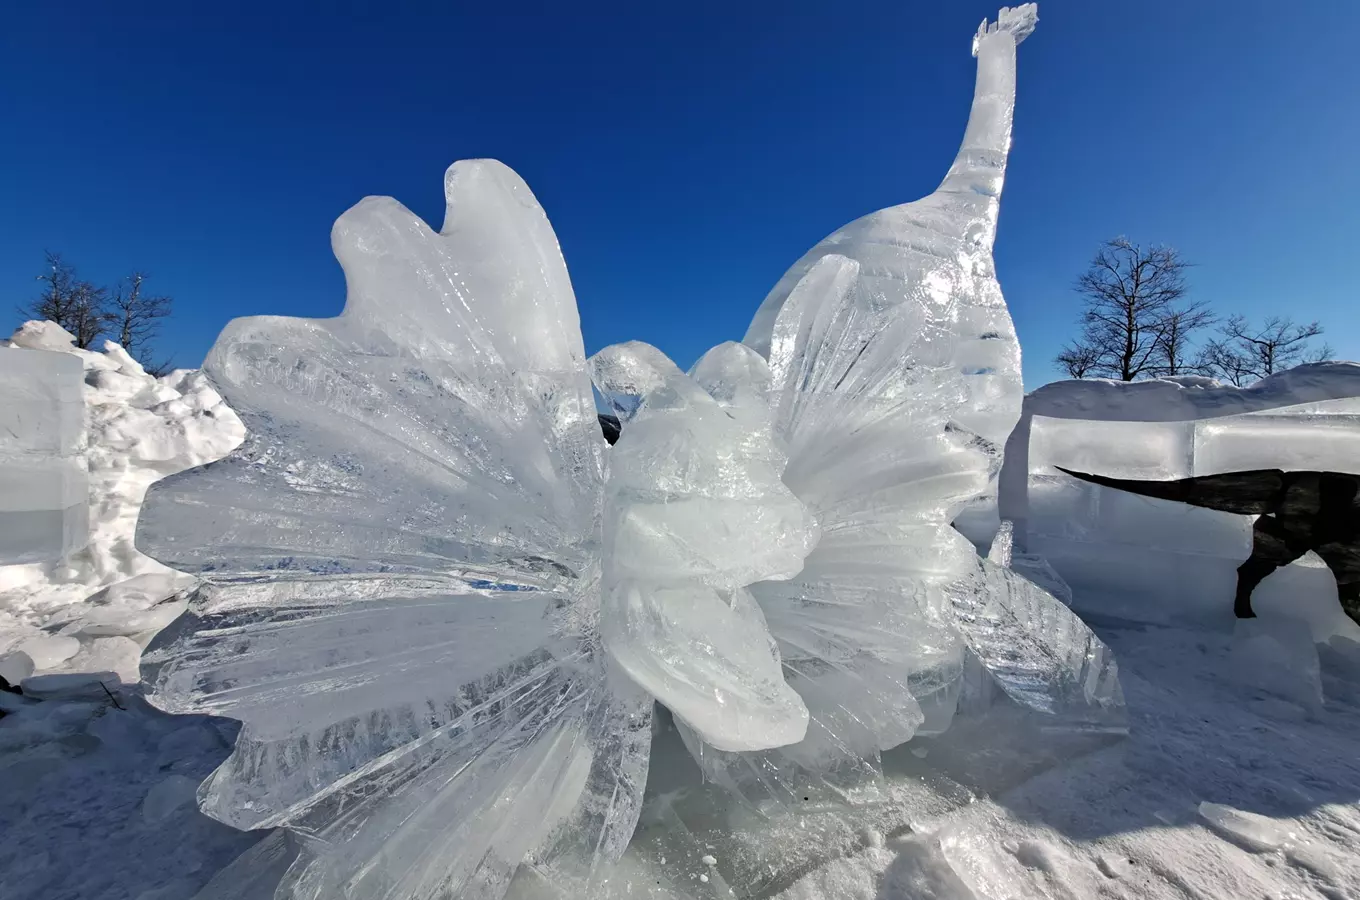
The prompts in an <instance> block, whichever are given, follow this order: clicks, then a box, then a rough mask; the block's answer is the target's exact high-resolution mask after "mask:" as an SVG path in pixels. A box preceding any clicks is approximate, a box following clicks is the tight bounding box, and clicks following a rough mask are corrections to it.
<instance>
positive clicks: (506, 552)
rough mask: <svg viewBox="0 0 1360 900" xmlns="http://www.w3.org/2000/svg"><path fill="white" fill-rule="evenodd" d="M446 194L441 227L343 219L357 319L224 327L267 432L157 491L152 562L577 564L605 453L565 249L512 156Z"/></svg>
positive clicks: (251, 418) (249, 567)
mask: <svg viewBox="0 0 1360 900" xmlns="http://www.w3.org/2000/svg"><path fill="white" fill-rule="evenodd" d="M445 190H446V194H447V199H448V216H447V218H446V221H445V225H444V231H443V232H442V233H438V234H437V233H435V232H433V231H431V230H430V229H429V228H428V227H427V226H426V225H425V223H424V222H422V221H421V220H420V219H419V218H417V217H416V216H415V215H413V214H412V213H411V212H410V211H409V210H407V209H406V208H405V207H403V206H401V205H400V204H399V203H397V202H396V201H395V200H392V199H391V198H377V197H370V198H368V199H366V200H364V201H362V202H360V203H359V204H358V205H357V206H355V207H354V208H353V209H351V210H350V211H349V212H347V213H345V215H343V216H342V217H341V218H340V220H339V221H338V222H337V223H336V226H335V229H334V231H333V233H332V244H333V246H334V248H335V252H336V256H337V257H338V258H339V260H340V262H341V264H342V265H343V266H344V269H345V276H346V280H347V283H348V286H349V296H348V299H347V301H346V305H345V311H344V312H343V313H342V314H341V315H340V316H339V317H337V318H334V319H289V318H282V317H274V316H262V317H257V318H251V319H238V320H236V321H234V322H232V323H231V324H230V325H228V326H227V328H226V330H224V331H223V333H222V335H221V337H220V338H219V339H218V342H217V344H216V345H215V346H214V348H213V350H212V352H211V353H210V354H209V356H208V359H207V361H206V362H205V364H204V369H205V371H206V372H207V373H208V375H209V376H210V377H211V378H212V380H213V382H214V384H215V385H216V386H217V388H218V389H219V390H220V392H221V393H222V394H223V395H224V396H225V397H226V399H227V401H228V402H229V403H230V405H231V406H232V407H233V408H234V409H235V410H236V411H237V412H238V413H239V414H240V415H241V417H242V418H243V419H245V420H246V421H247V425H248V428H249V431H250V436H249V437H248V439H247V442H246V444H245V445H244V446H243V447H242V448H241V450H239V451H238V452H237V453H235V454H233V455H232V456H231V457H229V458H228V459H226V460H224V461H222V462H221V463H218V464H216V468H217V470H218V471H216V472H215V473H214V477H212V478H201V477H198V475H197V474H195V473H190V474H188V475H186V476H184V477H182V478H178V479H176V478H172V479H168V480H167V481H165V482H162V483H161V484H159V485H157V486H156V487H155V488H153V490H152V495H151V499H149V501H148V503H147V506H146V510H145V512H144V514H143V522H142V525H141V535H142V537H141V541H142V543H143V544H144V545H146V547H147V549H148V552H150V553H152V554H153V555H155V556H156V557H157V558H159V559H162V560H164V561H166V562H167V563H168V564H170V565H173V566H175V567H176V568H179V569H184V570H188V571H204V570H209V571H215V572H219V573H220V572H223V571H228V572H229V571H258V570H262V569H277V568H288V569H301V570H313V571H325V572H330V571H374V570H384V569H391V568H394V567H395V568H407V569H413V570H422V569H442V568H447V567H448V566H449V565H450V562H451V561H456V562H457V563H458V564H460V565H466V564H487V565H502V564H505V563H507V562H508V563H509V564H510V565H513V566H517V567H525V566H528V567H530V568H532V566H533V564H534V562H533V559H532V558H533V557H543V558H548V559H551V560H553V561H554V562H556V563H558V564H559V565H562V566H565V567H567V568H569V569H572V570H574V571H579V569H580V567H581V565H582V564H583V562H584V560H585V558H586V556H587V544H588V543H589V541H591V540H593V539H594V535H595V531H594V527H595V524H594V523H595V518H596V516H598V503H599V497H600V485H601V483H602V478H603V462H602V452H603V448H604V446H605V445H604V441H603V438H602V437H601V435H600V430H599V425H598V420H597V419H596V416H595V410H594V402H593V400H592V397H591V392H590V385H589V382H588V380H587V377H586V374H585V368H584V363H585V353H584V350H583V345H582V342H581V336H580V327H579V323H578V319H577V313H576V304H575V298H574V297H573V295H572V291H571V285H570V282H569V281H568V279H567V274H566V268H565V265H564V264H563V262H562V258H561V254H560V252H559V251H558V249H557V242H556V239H555V238H554V236H553V233H552V228H551V226H550V225H549V224H548V221H547V217H546V216H545V215H544V213H543V210H542V209H541V208H540V207H539V206H538V204H537V203H536V202H535V200H534V198H533V195H532V194H531V193H530V192H529V189H528V187H527V186H526V185H525V184H524V182H523V181H521V180H520V179H519V178H518V176H516V175H515V174H514V173H513V172H512V171H510V170H509V169H508V168H506V167H505V166H503V165H501V164H500V163H497V162H494V161H475V162H460V163H456V164H454V166H453V167H451V168H450V169H449V174H448V176H447V177H446V179H445Z"/></svg>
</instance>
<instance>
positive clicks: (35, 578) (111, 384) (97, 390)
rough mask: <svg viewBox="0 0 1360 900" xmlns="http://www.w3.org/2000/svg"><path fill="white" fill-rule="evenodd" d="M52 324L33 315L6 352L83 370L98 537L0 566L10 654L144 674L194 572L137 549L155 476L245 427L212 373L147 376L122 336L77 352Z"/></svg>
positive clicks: (240, 435)
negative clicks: (52, 556) (142, 661)
mask: <svg viewBox="0 0 1360 900" xmlns="http://www.w3.org/2000/svg"><path fill="white" fill-rule="evenodd" d="M73 341H74V339H73V338H72V337H71V335H70V334H68V333H67V332H66V331H65V330H63V329H62V328H61V327H60V326H58V325H55V324H54V323H51V322H27V323H25V324H24V325H23V326H22V327H21V328H20V329H19V330H18V331H16V332H15V333H14V335H13V336H12V337H11V338H10V340H9V341H0V353H6V352H9V349H8V348H18V349H27V350H52V351H58V352H62V353H69V354H72V355H73V356H75V357H77V358H78V359H79V360H80V362H81V364H82V366H83V367H84V371H85V385H84V399H85V422H84V430H83V433H82V435H81V437H80V439H79V440H78V442H77V445H76V449H77V452H78V454H79V455H80V457H81V458H82V459H83V462H84V465H85V467H86V468H87V469H88V483H89V516H90V520H89V543H88V544H87V546H86V547H85V548H84V549H82V550H79V551H77V552H75V553H73V554H71V555H69V556H67V557H66V558H64V559H62V560H60V561H57V562H52V563H40V564H30V565H15V566H0V658H4V657H6V656H8V655H9V654H13V653H16V652H22V653H24V654H25V655H27V656H28V657H29V658H31V659H32V661H33V663H34V666H35V668H36V670H37V672H38V673H39V674H43V673H52V672H98V671H112V672H115V673H116V674H117V675H118V676H119V678H120V679H122V680H123V681H125V682H135V681H136V680H137V677H138V676H137V665H138V660H139V657H140V654H141V647H142V646H143V645H145V643H146V642H147V641H149V640H150V638H151V637H152V636H153V635H154V634H155V632H156V631H158V630H159V629H160V628H162V627H164V626H165V625H166V624H167V623H168V622H169V621H170V620H171V619H173V618H174V617H175V616H177V615H178V614H179V612H180V611H181V610H182V609H183V607H184V604H183V602H182V601H181V600H179V599H177V595H178V594H179V593H181V592H182V591H183V590H184V589H185V588H187V587H188V586H190V585H191V584H193V581H194V579H193V578H191V577H190V576H187V575H184V574H183V573H180V572H176V571H175V570H173V569H170V568H167V567H166V566H163V565H161V564H160V563H158V562H156V561H155V560H153V559H151V558H150V557H149V556H144V555H143V554H141V553H139V552H137V550H136V549H135V548H134V547H133V534H134V531H135V529H136V525H137V515H138V512H139V511H140V509H141V505H142V498H143V497H144V496H145V494H146V489H147V488H148V487H149V486H150V485H151V483H152V482H154V481H156V480H157V479H160V478H163V477H165V476H166V475H170V474H172V473H174V472H179V471H182V470H184V469H188V468H191V467H193V466H198V465H202V464H204V463H207V462H211V461H213V460H215V459H219V458H221V457H222V456H224V455H226V454H227V453H228V452H229V451H231V450H232V449H233V448H234V447H236V446H237V445H238V444H240V443H241V441H242V440H243V439H244V437H245V426H244V425H242V424H241V420H240V419H238V418H237V417H236V414H235V413H234V412H232V411H231V409H230V408H228V407H227V406H226V404H225V403H223V401H222V398H221V397H220V396H218V394H217V392H216V391H214V390H213V388H212V387H211V386H210V385H209V384H208V381H207V379H206V378H204V376H203V375H202V374H201V373H200V372H198V371H196V370H189V369H177V370H175V371H174V372H171V373H170V374H168V375H165V376H163V377H161V378H156V377H154V376H152V375H149V374H147V372H146V370H145V369H143V368H142V367H141V365H139V364H138V363H137V361H136V360H134V359H133V358H132V357H131V356H129V355H128V354H127V352H126V351H124V350H123V348H122V347H120V346H118V345H117V344H115V343H113V342H111V341H108V342H105V344H104V352H102V353H97V352H93V351H88V350H78V349H76V348H75V347H74V346H73Z"/></svg>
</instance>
